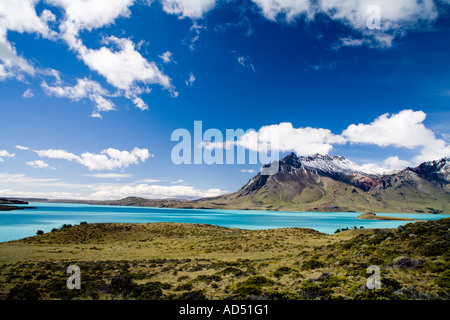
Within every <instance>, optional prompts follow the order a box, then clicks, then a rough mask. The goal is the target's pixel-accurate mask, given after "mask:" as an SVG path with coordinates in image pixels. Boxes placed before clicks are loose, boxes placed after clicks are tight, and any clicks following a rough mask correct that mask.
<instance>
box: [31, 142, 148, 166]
mask: <svg viewBox="0 0 450 320" xmlns="http://www.w3.org/2000/svg"><path fill="white" fill-rule="evenodd" d="M32 151H34V152H35V153H36V154H37V155H38V156H39V157H41V158H49V159H63V160H68V161H75V162H77V163H79V164H81V165H83V166H85V167H87V168H88V169H89V170H91V171H92V170H116V169H122V168H127V167H129V166H130V165H137V164H139V163H143V162H145V161H146V160H147V159H148V158H150V157H152V156H153V155H151V154H150V153H149V152H148V149H145V148H143V149H140V148H137V147H135V148H134V149H133V150H131V151H121V150H118V149H114V148H108V149H105V150H103V151H102V152H101V153H100V154H96V153H90V152H84V153H82V154H81V155H76V154H74V153H72V152H68V151H66V150H62V149H47V150H32Z"/></svg>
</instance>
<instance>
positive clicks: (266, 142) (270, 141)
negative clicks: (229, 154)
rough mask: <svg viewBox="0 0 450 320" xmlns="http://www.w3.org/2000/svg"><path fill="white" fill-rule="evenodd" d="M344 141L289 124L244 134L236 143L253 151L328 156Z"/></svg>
mask: <svg viewBox="0 0 450 320" xmlns="http://www.w3.org/2000/svg"><path fill="white" fill-rule="evenodd" d="M343 143H345V139H344V138H343V137H341V136H339V135H335V134H333V133H332V132H331V131H330V130H328V129H322V128H311V127H306V128H294V127H293V126H292V123H290V122H282V123H280V124H274V125H270V126H264V127H261V128H260V129H259V130H258V131H250V132H248V133H246V134H244V135H243V136H242V137H240V138H239V140H238V141H237V142H236V144H237V145H238V146H242V147H244V148H246V149H250V150H253V151H259V150H265V149H264V148H265V146H267V147H268V148H269V149H270V150H274V151H280V152H290V151H294V152H296V153H297V155H305V156H308V155H313V154H315V153H320V154H328V153H329V152H330V150H331V149H332V148H333V144H343Z"/></svg>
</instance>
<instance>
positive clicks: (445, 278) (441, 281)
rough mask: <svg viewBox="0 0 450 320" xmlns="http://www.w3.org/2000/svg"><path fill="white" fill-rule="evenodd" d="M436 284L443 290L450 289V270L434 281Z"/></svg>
mask: <svg viewBox="0 0 450 320" xmlns="http://www.w3.org/2000/svg"><path fill="white" fill-rule="evenodd" d="M434 283H435V284H437V285H438V286H439V287H442V288H450V270H445V271H444V272H443V273H442V274H441V275H440V276H439V277H437V278H436V279H434Z"/></svg>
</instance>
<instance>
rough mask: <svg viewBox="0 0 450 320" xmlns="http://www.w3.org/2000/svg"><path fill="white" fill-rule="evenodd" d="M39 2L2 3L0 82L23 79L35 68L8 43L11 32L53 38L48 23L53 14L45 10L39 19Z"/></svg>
mask: <svg viewBox="0 0 450 320" xmlns="http://www.w3.org/2000/svg"><path fill="white" fill-rule="evenodd" d="M37 2H38V0H15V1H1V2H0V80H4V79H6V78H17V79H19V80H22V79H23V74H29V75H33V74H34V73H35V68H34V67H33V66H32V64H30V63H29V62H28V61H27V60H26V59H25V58H24V57H22V56H20V55H18V54H17V52H16V49H15V47H14V46H13V45H12V44H11V43H10V42H9V41H8V39H7V34H8V32H9V31H15V32H19V33H36V34H38V35H40V36H43V37H51V36H52V35H53V32H52V31H51V30H50V29H49V27H48V25H47V21H49V20H51V17H52V13H51V12H50V11H48V10H43V12H42V14H41V16H40V17H39V16H38V15H37V13H36V10H35V5H36V3H37Z"/></svg>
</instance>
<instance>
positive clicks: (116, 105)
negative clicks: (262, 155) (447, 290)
mask: <svg viewBox="0 0 450 320" xmlns="http://www.w3.org/2000/svg"><path fill="white" fill-rule="evenodd" d="M449 16H450V3H449V1H446V0H434V1H432V0H423V1H415V0H398V1H395V3H392V1H388V0H343V1H331V0H311V1H310V0H299V1H293V2H292V3H290V2H286V1H281V0H280V1H279V0H270V1H269V0H253V1H250V0H248V1H238V0H229V1H225V0H222V1H220V0H217V1H214V0H197V1H189V0H159V1H157V0H154V1H133V0H114V1H106V0H104V1H100V0H97V1H93V0H85V1H82V0H70V1H69V0H43V1H38V0H17V1H9V0H0V97H1V100H0V108H1V126H0V137H2V138H1V140H0V196H19V197H50V198H90V199H117V198H122V197H125V196H132V195H136V196H144V197H149V198H167V197H169V198H172V197H175V198H176V197H178V198H198V197H203V196H212V195H218V194H222V193H225V192H233V191H235V190H237V189H238V188H240V187H241V186H242V185H243V184H245V183H246V182H247V181H248V180H249V179H250V178H251V177H252V176H253V175H255V174H256V173H257V172H258V171H259V170H260V167H261V163H258V164H250V163H246V164H212V165H208V164H200V165H194V164H181V165H175V164H174V163H173V161H172V158H171V151H172V149H173V148H174V147H175V146H176V145H177V142H176V141H171V135H172V133H173V132H174V130H176V129H179V128H183V129H187V130H188V131H189V132H190V133H191V134H192V135H193V132H194V121H202V125H203V131H205V130H207V129H218V130H219V131H220V132H222V133H223V135H224V136H225V132H226V130H227V129H243V130H244V131H245V130H248V129H254V130H256V132H258V133H261V134H262V133H264V132H274V133H276V135H277V137H278V139H277V141H269V142H270V143H271V146H272V148H274V150H277V151H278V152H280V155H281V156H283V155H285V154H288V153H290V152H292V151H294V152H296V153H297V154H298V155H312V154H314V153H328V154H330V155H343V156H345V157H346V158H348V159H350V160H351V161H354V162H355V163H357V164H358V165H360V166H361V167H362V168H364V169H365V170H392V169H400V168H404V167H406V166H414V165H417V164H419V163H421V162H423V161H429V160H435V159H439V158H442V157H448V156H450V146H449V140H450V130H449V129H448V128H449V125H448V124H449V118H450V113H449V103H450V41H449V40H450V19H449ZM259 137H260V138H258V139H263V138H261V137H262V135H260V136H259ZM259 142H261V141H259ZM266 142H267V141H266ZM237 144H239V143H237ZM193 148H194V146H193ZM241 148H244V149H249V150H252V148H253V147H252V146H251V145H245V144H241Z"/></svg>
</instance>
